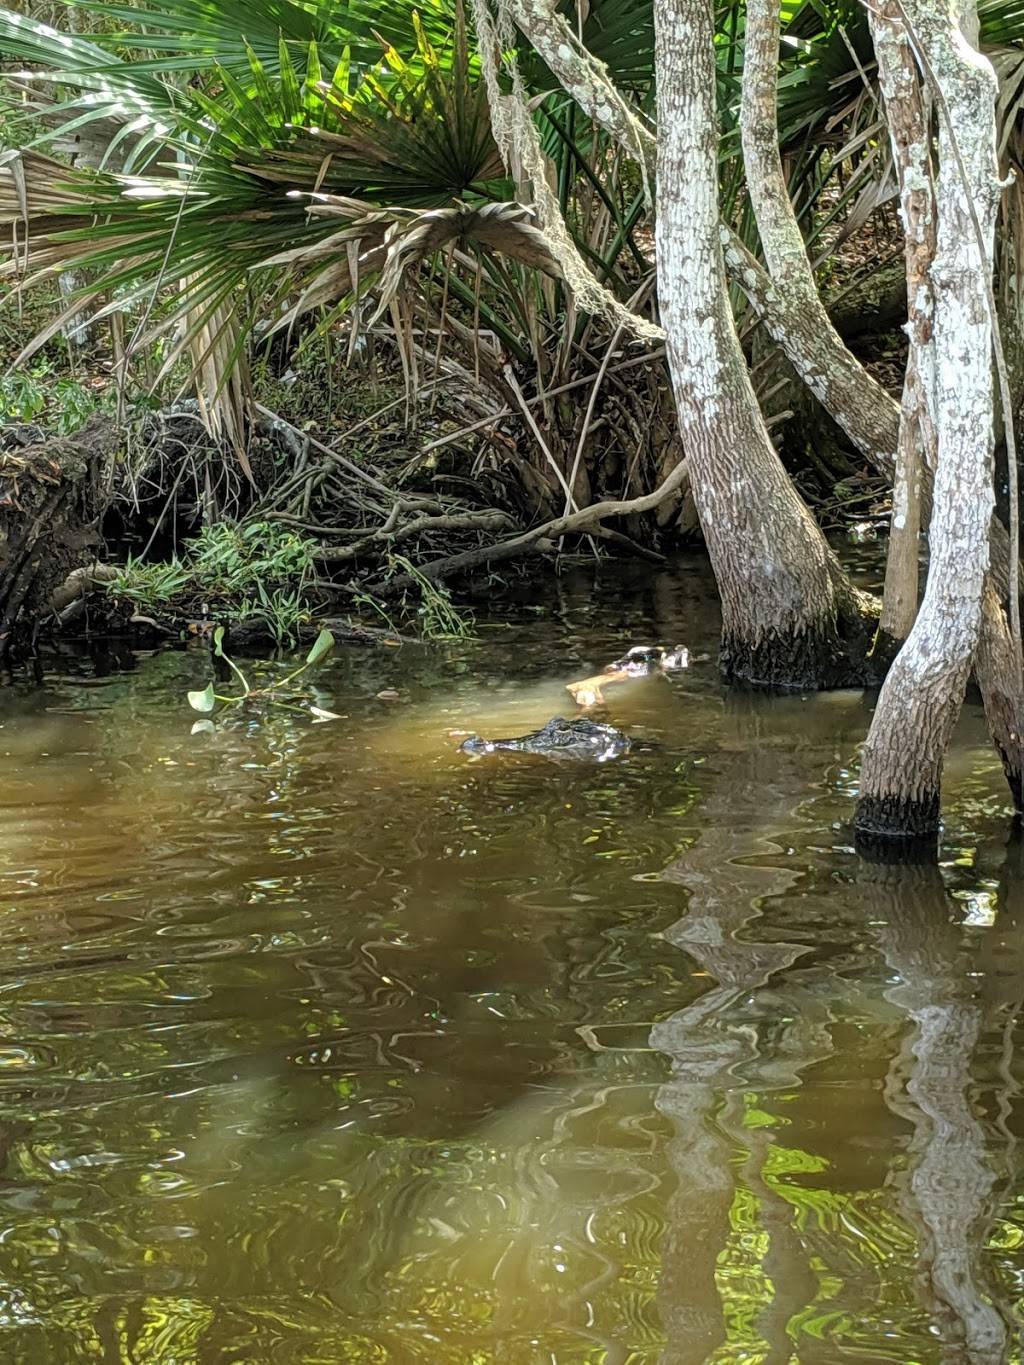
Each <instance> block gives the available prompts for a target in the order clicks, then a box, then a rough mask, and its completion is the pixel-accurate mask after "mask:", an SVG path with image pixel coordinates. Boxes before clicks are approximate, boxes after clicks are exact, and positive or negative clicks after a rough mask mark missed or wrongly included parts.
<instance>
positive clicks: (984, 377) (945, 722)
mask: <svg viewBox="0 0 1024 1365" xmlns="http://www.w3.org/2000/svg"><path fill="white" fill-rule="evenodd" d="M902 9H903V11H904V13H905V14H906V15H907V16H908V18H909V21H910V23H911V24H912V25H913V27H914V29H916V31H917V34H918V38H919V41H920V43H921V49H922V53H923V57H924V59H925V60H926V61H927V63H928V67H929V68H930V70H931V71H932V72H933V73H934V76H935V80H936V82H937V85H938V89H939V92H940V94H941V97H942V102H943V104H944V106H945V107H944V108H943V109H942V111H941V117H940V119H939V142H938V151H939V172H938V225H937V243H936V255H935V262H934V268H933V272H932V280H933V287H934V294H935V323H934V337H933V347H934V365H935V381H934V394H933V400H932V411H933V414H934V422H935V431H936V440H937V456H936V472H935V483H934V493H933V510H932V520H931V533H930V541H931V560H930V565H929V572H928V583H927V587H926V589H925V595H924V601H923V602H922V604H921V610H920V612H919V613H918V616H917V620H916V621H915V623H914V627H913V629H912V630H911V632H910V635H909V636H908V638H907V641H906V643H905V644H904V646H903V648H902V649H901V650H900V652H899V654H898V655H897V657H896V660H895V662H894V664H893V666H892V669H891V670H890V672H889V675H888V677H887V678H886V681H885V684H884V686H883V688H882V692H881V695H880V697H879V700H878V706H877V709H876V711H875V715H874V719H873V721H872V724H871V729H870V732H869V734H868V738H867V743H866V744H865V747H864V759H863V766H862V772H861V795H860V800H859V801H858V804H857V813H856V825H857V828H858V830H859V831H860V832H861V833H862V834H868V835H884V836H913V835H923V834H930V833H933V832H934V831H935V830H936V829H937V828H938V818H939V786H940V779H941V774H942V762H943V758H944V755H945V752H946V746H947V745H948V743H949V739H950V736H951V735H952V732H953V727H954V725H955V724H956V720H957V716H958V715H959V713H960V706H961V704H962V701H963V695H964V689H965V687H966V684H967V677H968V674H969V672H970V668H971V661H972V659H973V657H974V651H975V648H976V646H977V643H978V635H979V631H980V625H981V610H982V593H983V589H984V584H985V575H986V571H987V568H988V562H989V551H988V537H989V527H990V522H991V519H992V507H993V502H994V498H993V491H992V448H993V386H992V329H991V319H990V317H989V313H988V307H987V301H986V279H991V271H992V234H993V229H994V225H995V215H996V210H997V206H998V198H999V183H998V177H997V165H996V140H995V117H994V110H995V99H996V93H997V83H996V77H995V73H994V72H993V70H992V67H991V64H990V63H989V62H988V61H987V60H986V59H985V58H984V57H982V56H981V55H980V54H979V53H978V52H976V51H975V50H974V49H973V48H971V47H970V46H969V45H968V43H967V42H966V40H965V39H964V37H963V35H962V34H961V32H960V30H959V28H957V26H956V21H955V17H954V16H953V15H952V14H951V12H950V11H949V9H946V8H943V7H942V6H940V5H939V4H938V3H936V0H903V4H902ZM951 129H952V130H955V142H954V139H953V136H951ZM958 150H959V158H958V156H957V152H958ZM958 162H960V163H962V172H961V164H958ZM964 178H965V179H966V182H967V183H966V185H965V183H964ZM971 200H973V204H974V208H975V212H976V214H977V217H978V221H979V223H980V226H981V231H982V239H983V243H982V244H983V247H984V249H983V250H980V249H979V247H980V244H979V242H978V240H977V235H976V230H975V222H974V217H973V215H972V213H971Z"/></svg>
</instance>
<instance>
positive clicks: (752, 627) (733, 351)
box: [654, 0, 867, 686]
mask: <svg viewBox="0 0 1024 1365" xmlns="http://www.w3.org/2000/svg"><path fill="white" fill-rule="evenodd" d="M654 12H655V32H656V39H655V42H656V46H655V60H656V66H657V72H658V128H659V137H658V211H657V252H658V294H659V302H660V307H661V315H662V321H663V323H664V326H665V330H666V333H667V336H668V355H669V367H670V370H671V373H672V379H673V386H674V388H675V394H676V403H677V406H678V409H679V422H680V428H681V431H682V437H683V444H684V446H685V449H686V452H687V456H688V460H689V466H690V478H691V484H692V488H693V493H694V499H695V502H696V505H697V511H698V514H699V516H700V521H701V527H702V529H703V532H704V537H705V541H706V543H707V547H708V552H709V554H710V556H711V562H712V566H713V568H714V571H715V578H716V580H717V583H718V588H719V593H720V596H721V600H722V666H723V670H724V672H725V673H726V674H727V675H728V676H731V677H734V678H737V679H741V680H744V681H749V682H753V683H757V684H767V685H790V686H792V685H796V686H820V685H828V684H830V683H831V684H835V683H838V682H841V681H853V680H854V678H855V677H857V676H858V675H859V676H861V677H863V676H864V675H863V652H864V648H865V644H866V634H867V632H866V630H865V624H866V622H865V611H864V603H863V601H862V600H861V599H860V597H859V595H858V594H856V593H855V592H854V590H853V589H852V588H851V587H850V585H849V583H848V580H846V579H845V576H844V575H843V573H842V571H841V570H840V568H839V566H838V564H837V562H836V560H835V558H834V556H833V555H832V552H831V550H830V549H829V547H828V545H827V544H826V542H825V539H824V537H823V536H822V534H821V531H820V529H819V528H818V526H817V524H816V522H815V521H814V518H813V517H812V516H811V514H810V512H809V511H808V510H807V508H806V507H805V505H804V504H803V502H802V501H801V499H800V498H799V496H798V494H797V493H796V491H795V489H794V488H793V485H792V483H791V482H790V480H789V477H788V475H787V474H786V472H785V470H784V469H783V467H782V463H781V461H780V460H779V458H778V455H777V454H776V452H775V448H774V447H773V445H772V443H771V441H770V439H769V437H768V433H767V431H766V430H765V426H764V422H763V420H762V418H761V413H760V410H759V408H758V406H757V400H756V398H755V396H754V392H753V388H752V386H751V383H750V377H749V374H748V371H747V366H746V361H745V359H744V356H743V352H742V349H741V347H740V344H739V339H738V338H737V335H736V329H735V326H734V323H733V318H732V313H731V310H730V308H729V301H728V296H727V292H726V283H725V268H724V262H723V258H722V246H721V241H720V238H719V213H718V166H717V145H718V137H717V129H718V113H717V108H716V100H715V62H714V47H713V42H714V24H713V16H712V11H711V7H710V4H709V3H707V0H657V3H656V4H655V11H654ZM858 656H860V657H859V660H858Z"/></svg>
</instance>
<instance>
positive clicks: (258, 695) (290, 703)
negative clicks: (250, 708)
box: [186, 626, 339, 729]
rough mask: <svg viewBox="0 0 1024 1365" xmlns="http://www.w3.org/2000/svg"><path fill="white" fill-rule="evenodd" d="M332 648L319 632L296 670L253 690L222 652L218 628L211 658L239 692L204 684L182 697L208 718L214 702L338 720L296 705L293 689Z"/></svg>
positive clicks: (309, 706)
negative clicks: (220, 664)
mask: <svg viewBox="0 0 1024 1365" xmlns="http://www.w3.org/2000/svg"><path fill="white" fill-rule="evenodd" d="M333 648H334V636H333V635H332V634H331V632H330V631H329V630H321V631H320V633H319V635H318V636H317V637H316V639H315V640H314V641H313V644H312V646H311V648H310V650H309V652H308V653H307V655H306V657H305V659H304V660H303V662H302V663H301V664H300V665H299V667H298V668H296V669H293V670H292V672H291V673H289V674H287V676H286V677H283V678H275V679H273V680H271V681H270V682H268V683H265V684H264V685H262V686H260V687H254V686H253V685H252V683H250V681H249V679H248V677H247V676H246V674H245V673H244V672H243V671H242V669H241V668H240V667H239V666H238V664H236V663H235V661H234V659H232V658H231V656H230V655H229V654H228V653H227V652H226V651H225V649H224V627H223V626H218V627H217V628H216V630H215V631H214V632H213V653H214V656H215V658H218V659H222V660H223V661H224V663H225V664H226V665H227V667H228V668H229V669H230V670H231V672H232V673H233V674H234V675H235V677H236V678H237V679H238V682H239V685H240V687H241V689H242V690H241V691H240V692H236V693H222V692H218V691H217V687H216V684H215V683H212V682H211V683H207V685H206V686H205V687H203V688H201V689H199V690H196V691H191V692H188V693H187V694H186V695H187V697H188V704H189V706H191V707H192V710H193V711H199V712H201V713H202V714H203V715H204V716H208V715H209V714H210V713H211V712H212V711H214V710H215V709H216V707H217V704H218V703H220V705H222V706H241V705H243V704H246V703H253V704H255V703H258V704H262V705H273V706H286V707H289V708H291V709H293V710H298V711H302V712H308V713H310V714H311V715H312V716H313V718H314V720H318V721H325V720H338V719H339V717H338V716H336V715H335V714H334V712H333V711H325V710H324V709H323V708H322V707H319V706H313V705H312V704H311V703H310V702H308V701H307V702H304V703H303V704H301V705H299V704H297V700H296V699H297V697H299V696H300V695H301V691H300V689H298V688H296V686H295V683H296V681H297V680H298V679H299V678H300V677H301V676H302V674H303V673H305V672H306V670H307V669H308V668H312V666H313V665H314V664H318V663H319V662H320V660H321V659H323V658H324V657H325V656H326V655H327V654H329V653H330V651H331V650H332V649H333ZM208 725H209V722H207V724H206V725H204V724H203V722H201V721H197V722H196V727H197V728H198V729H206V728H207V727H208Z"/></svg>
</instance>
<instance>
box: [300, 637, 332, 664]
mask: <svg viewBox="0 0 1024 1365" xmlns="http://www.w3.org/2000/svg"><path fill="white" fill-rule="evenodd" d="M333 648H334V636H333V635H332V634H331V632H330V631H329V630H322V631H321V632H320V634H319V635H318V636H317V637H316V639H315V640H314V641H313V647H312V648H311V649H310V651H309V653H308V654H307V655H306V663H307V664H318V663H319V662H320V660H321V659H322V658H323V657H324V655H325V654H326V653H328V651H329V650H332V649H333Z"/></svg>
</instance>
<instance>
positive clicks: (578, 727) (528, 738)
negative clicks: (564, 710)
mask: <svg viewBox="0 0 1024 1365" xmlns="http://www.w3.org/2000/svg"><path fill="white" fill-rule="evenodd" d="M460 747H461V749H462V752H463V753H465V754H493V753H514V754H537V755H539V756H540V757H541V758H553V759H585V760H590V761H591V762H593V763H605V762H606V761H607V760H608V759H610V758H619V757H620V756H621V755H622V754H626V753H628V752H629V750H630V748H631V747H632V746H631V744H630V740H629V737H628V736H627V735H624V734H623V733H622V731H621V730H616V729H615V727H614V725H599V724H598V723H597V722H596V721H593V720H584V719H579V720H563V719H562V717H561V716H556V717H555V718H554V719H553V720H549V721H548V723H547V725H544V726H542V727H541V729H539V730H533V731H532V732H531V733H530V734H528V735H519V736H518V737H517V738H513V739H481V738H480V737H479V736H478V735H472V736H470V738H469V739H467V740H464V741H463V743H462V745H461V746H460Z"/></svg>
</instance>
